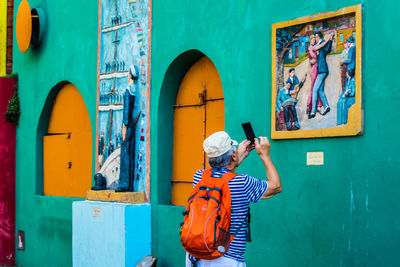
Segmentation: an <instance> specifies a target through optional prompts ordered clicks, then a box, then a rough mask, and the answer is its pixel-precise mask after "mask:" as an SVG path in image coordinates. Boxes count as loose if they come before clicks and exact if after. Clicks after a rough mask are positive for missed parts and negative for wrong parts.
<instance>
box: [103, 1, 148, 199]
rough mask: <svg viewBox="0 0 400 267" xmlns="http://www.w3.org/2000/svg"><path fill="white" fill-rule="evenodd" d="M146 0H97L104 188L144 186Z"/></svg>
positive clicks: (144, 188) (142, 188)
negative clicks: (98, 1) (99, 2)
mask: <svg viewBox="0 0 400 267" xmlns="http://www.w3.org/2000/svg"><path fill="white" fill-rule="evenodd" d="M148 13H149V3H148V0H102V1H101V33H100V35H101V36H100V38H101V47H100V52H99V53H100V68H99V69H100V73H99V88H98V129H97V164H96V165H97V166H96V170H97V172H100V173H101V174H103V176H104V177H105V178H106V181H107V188H109V189H121V190H122V191H136V192H147V191H148V179H147V176H146V166H147V165H146V162H147V160H148V153H147V151H148V140H147V136H148V123H149V121H148V106H149V104H148V103H149V87H148V81H149V78H150V77H149V73H148V66H149V64H150V63H149V62H148V59H149V28H148V27H149V16H148Z"/></svg>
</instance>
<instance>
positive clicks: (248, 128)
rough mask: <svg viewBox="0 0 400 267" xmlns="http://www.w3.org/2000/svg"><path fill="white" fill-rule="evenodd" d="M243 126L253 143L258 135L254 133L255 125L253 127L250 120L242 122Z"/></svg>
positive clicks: (248, 138)
mask: <svg viewBox="0 0 400 267" xmlns="http://www.w3.org/2000/svg"><path fill="white" fill-rule="evenodd" d="M242 127H243V130H244V133H245V135H246V138H247V140H250V142H251V143H252V144H253V143H254V138H256V136H255V135H254V131H253V127H251V123H250V122H246V123H242Z"/></svg>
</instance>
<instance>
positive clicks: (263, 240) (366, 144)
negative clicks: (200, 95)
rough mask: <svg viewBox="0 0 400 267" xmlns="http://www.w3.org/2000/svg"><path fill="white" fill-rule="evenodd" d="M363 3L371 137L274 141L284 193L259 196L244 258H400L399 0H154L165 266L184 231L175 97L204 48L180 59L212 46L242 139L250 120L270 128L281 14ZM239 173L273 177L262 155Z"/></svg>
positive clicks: (234, 130)
mask: <svg viewBox="0 0 400 267" xmlns="http://www.w3.org/2000/svg"><path fill="white" fill-rule="evenodd" d="M360 3H361V4H363V6H364V8H363V52H362V62H363V63H362V73H363V77H362V80H363V84H362V87H363V88H362V89H363V108H364V135H363V136H357V137H342V138H339V137H338V138H321V139H305V140H281V141H271V143H272V151H271V155H272V158H273V161H274V162H275V164H276V167H277V169H278V171H279V173H280V176H281V179H282V184H283V193H282V194H280V195H278V196H276V197H274V198H273V199H270V200H264V201H262V202H261V203H258V204H254V205H252V234H253V242H252V243H250V244H248V249H247V252H246V258H247V263H248V266H399V265H400V256H399V254H398V245H399V244H400V215H399V214H400V201H399V200H400V194H399V193H398V188H400V179H399V177H400V175H399V172H398V169H397V166H399V164H400V157H399V156H398V151H399V148H400V146H399V142H398V141H397V138H396V136H397V135H398V131H399V130H400V126H399V124H398V119H396V118H395V115H396V114H398V111H397V109H398V108H397V106H398V105H399V103H400V98H399V97H398V92H396V91H397V87H398V85H399V84H400V78H399V76H398V75H394V74H395V73H396V71H395V68H396V67H397V65H395V64H396V63H397V62H398V61H399V59H400V58H399V56H398V54H397V51H398V50H399V48H400V45H399V44H400V37H399V35H398V34H396V33H395V31H394V30H393V29H394V27H395V25H397V24H398V23H397V22H398V21H399V19H400V15H399V13H398V12H397V11H398V4H397V1H394V0H390V1H378V0H364V1H361V2H360V1H353V0H337V1H328V0H324V1H320V0H309V1H293V0H270V1H265V0H252V1H231V0H221V1H200V0H193V1H185V0H163V1H159V0H154V1H153V29H152V88H151V118H152V121H151V198H152V204H153V205H152V211H153V213H152V214H153V215H152V216H153V230H152V232H153V237H152V238H153V240H152V241H153V255H154V256H156V257H158V258H159V261H158V263H159V264H160V265H159V266H182V264H183V261H184V259H183V258H184V251H183V249H182V248H181V245H180V242H179V237H178V236H179V235H178V225H179V223H180V222H181V220H182V215H181V211H182V210H183V208H181V207H173V206H170V205H168V204H169V199H170V179H171V157H172V154H171V151H172V144H171V142H172V136H171V134H172V118H171V114H173V108H172V106H171V103H173V102H174V98H175V97H176V92H177V86H179V82H180V79H181V78H182V75H183V74H182V72H184V71H185V70H187V68H188V66H190V64H192V61H193V60H194V59H195V58H196V52H193V53H188V54H187V55H186V56H184V57H183V58H182V57H181V58H178V59H177V61H175V62H174V64H172V65H171V67H170V68H169V69H168V67H169V66H170V64H171V63H172V62H173V61H174V60H175V59H176V58H177V57H178V56H179V55H180V54H182V53H183V52H185V51H187V50H190V49H197V50H199V51H201V52H202V53H204V54H205V55H207V56H208V57H209V58H210V59H211V60H212V61H213V62H214V64H215V66H216V67H217V69H218V71H219V74H220V77H221V81H222V86H223V90H224V95H225V114H226V118H225V121H226V130H227V131H228V132H229V133H230V134H231V135H232V136H233V137H234V138H235V139H244V138H245V137H244V134H243V133H242V129H241V125H240V124H241V123H242V122H245V121H251V122H252V124H253V128H254V130H255V132H256V134H257V135H267V136H270V130H271V129H270V123H271V119H270V118H271V104H270V103H271V93H270V90H271V24H273V23H276V22H281V21H287V20H291V19H294V18H298V17H302V16H306V15H310V14H315V13H320V12H325V11H330V10H332V11H336V10H338V9H340V8H342V7H346V6H352V5H356V4H360ZM197 54H198V52H197ZM390 59H391V60H390ZM167 70H168V71H167ZM167 72H168V75H167V76H165V75H166V73H167ZM164 78H165V80H164ZM310 151H323V152H324V155H325V164H324V165H323V166H307V165H306V152H310ZM240 171H241V172H246V173H248V174H250V175H253V176H256V177H264V176H265V174H264V169H263V166H262V163H261V161H260V160H259V159H258V158H257V156H256V155H255V153H253V154H252V155H251V156H250V157H249V158H248V159H247V160H246V161H245V162H244V163H243V166H241V167H240V169H239V172H240Z"/></svg>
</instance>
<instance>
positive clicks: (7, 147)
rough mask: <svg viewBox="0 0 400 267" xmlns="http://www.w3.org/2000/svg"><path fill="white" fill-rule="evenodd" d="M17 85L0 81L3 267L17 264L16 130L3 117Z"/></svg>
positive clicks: (0, 244)
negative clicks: (15, 262)
mask: <svg viewBox="0 0 400 267" xmlns="http://www.w3.org/2000/svg"><path fill="white" fill-rule="evenodd" d="M15 84H16V80H15V79H13V78H0V264H13V263H14V261H15V126H14V125H13V124H12V123H10V122H6V121H5V119H4V115H3V114H4V113H5V112H6V110H7V105H8V100H10V99H11V97H12V96H13V94H14V86H15Z"/></svg>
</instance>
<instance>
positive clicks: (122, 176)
mask: <svg viewBox="0 0 400 267" xmlns="http://www.w3.org/2000/svg"><path fill="white" fill-rule="evenodd" d="M138 74H139V68H138V67H137V66H131V67H130V68H129V73H128V82H129V85H128V87H127V88H126V90H125V92H124V103H123V115H122V116H123V117H122V145H121V156H120V157H121V158H120V161H121V163H120V164H121V165H120V172H119V182H118V188H117V189H116V190H115V191H116V192H132V191H134V188H133V179H134V176H135V126H136V123H137V121H138V119H139V116H140V111H139V110H140V109H139V108H138V107H137V106H135V103H136V101H135V98H136V94H137V93H138V78H139V75H138Z"/></svg>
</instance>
